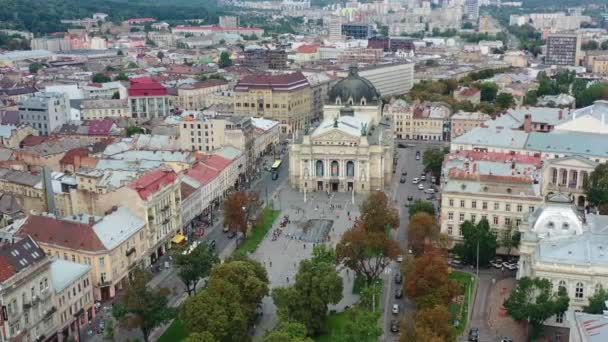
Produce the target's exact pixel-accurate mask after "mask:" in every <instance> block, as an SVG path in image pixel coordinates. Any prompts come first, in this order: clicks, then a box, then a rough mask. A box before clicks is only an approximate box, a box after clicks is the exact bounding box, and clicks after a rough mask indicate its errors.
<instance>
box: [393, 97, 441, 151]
mask: <svg viewBox="0 0 608 342" xmlns="http://www.w3.org/2000/svg"><path fill="white" fill-rule="evenodd" d="M384 110H385V112H386V113H387V115H389V116H391V117H392V120H393V122H394V125H395V136H396V137H397V138H398V139H413V140H436V141H443V140H447V139H448V138H449V136H450V135H449V120H450V114H451V113H452V109H451V107H450V106H449V105H447V104H446V103H443V102H429V103H418V102H417V103H413V104H408V103H407V102H405V101H404V100H401V99H399V100H396V101H393V102H392V103H390V104H388V105H386V106H385V109H384Z"/></svg>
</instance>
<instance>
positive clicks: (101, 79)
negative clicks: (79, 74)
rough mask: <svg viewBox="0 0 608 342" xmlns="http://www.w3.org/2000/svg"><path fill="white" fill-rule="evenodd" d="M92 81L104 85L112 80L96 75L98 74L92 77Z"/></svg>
mask: <svg viewBox="0 0 608 342" xmlns="http://www.w3.org/2000/svg"><path fill="white" fill-rule="evenodd" d="M92 81H93V82H94V83H106V82H111V81H112V79H111V78H110V77H109V76H106V75H104V74H99V73H98V74H95V75H93V79H92Z"/></svg>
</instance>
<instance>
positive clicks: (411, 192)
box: [381, 141, 443, 341]
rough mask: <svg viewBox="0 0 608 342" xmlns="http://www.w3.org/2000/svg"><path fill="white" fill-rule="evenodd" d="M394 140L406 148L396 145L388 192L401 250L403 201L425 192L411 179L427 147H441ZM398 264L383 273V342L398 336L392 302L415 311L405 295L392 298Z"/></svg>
mask: <svg viewBox="0 0 608 342" xmlns="http://www.w3.org/2000/svg"><path fill="white" fill-rule="evenodd" d="M397 143H402V144H406V146H408V147H406V148H395V152H397V155H398V160H397V166H396V172H395V174H394V175H393V181H392V186H391V187H390V189H391V190H389V192H388V195H389V196H390V197H391V198H392V199H393V201H394V203H395V205H396V206H397V208H398V210H399V218H400V223H399V229H397V230H396V231H394V232H393V238H394V239H396V240H397V241H399V245H400V247H401V250H402V251H407V250H408V242H407V225H408V222H409V212H408V208H407V207H406V206H405V204H406V203H407V202H408V200H407V197H408V196H413V199H414V200H416V199H425V200H426V197H427V195H426V194H424V193H423V192H422V191H421V190H418V185H417V184H413V183H412V180H413V179H414V177H420V176H421V174H422V172H423V170H424V166H423V164H422V154H423V153H424V151H425V150H427V149H432V148H442V147H443V146H442V144H441V143H427V142H424V143H423V142H418V141H417V142H411V141H407V142H406V141H397ZM416 151H420V155H421V158H420V160H416ZM403 171H406V172H407V176H405V178H406V181H405V183H400V179H401V177H402V175H401V173H402V172H403ZM429 179H430V177H428V178H427V180H426V181H425V182H423V184H424V187H425V189H426V188H428V187H429V185H430V180H429ZM400 266H401V264H399V263H396V262H393V263H391V264H390V265H389V266H388V267H387V268H386V270H385V274H384V277H385V279H384V284H385V286H384V297H383V298H384V305H383V306H384V312H383V316H382V324H383V327H384V332H385V334H384V336H383V337H382V338H381V340H382V341H398V339H399V338H398V335H397V334H395V333H392V332H391V331H390V328H391V320H393V319H397V320H400V318H401V317H397V316H396V315H393V313H392V307H393V304H399V307H400V315H404V314H407V313H413V312H414V310H415V306H414V304H413V303H412V302H411V301H410V300H409V299H407V298H405V295H404V297H403V298H401V299H397V298H395V290H396V289H398V288H400V287H402V284H396V283H395V274H396V273H397V272H401V270H400Z"/></svg>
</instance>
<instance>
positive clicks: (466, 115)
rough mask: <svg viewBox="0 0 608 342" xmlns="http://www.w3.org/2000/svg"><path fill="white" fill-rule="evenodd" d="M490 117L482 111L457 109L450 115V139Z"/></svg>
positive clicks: (477, 125) (479, 124)
mask: <svg viewBox="0 0 608 342" xmlns="http://www.w3.org/2000/svg"><path fill="white" fill-rule="evenodd" d="M490 119H492V117H491V116H490V115H488V114H486V113H482V112H463V111H459V112H457V113H454V115H452V116H451V117H450V139H454V138H456V137H458V136H461V135H463V134H465V133H466V132H468V131H470V130H472V129H473V128H475V127H479V126H481V125H483V123H484V122H485V121H487V120H490Z"/></svg>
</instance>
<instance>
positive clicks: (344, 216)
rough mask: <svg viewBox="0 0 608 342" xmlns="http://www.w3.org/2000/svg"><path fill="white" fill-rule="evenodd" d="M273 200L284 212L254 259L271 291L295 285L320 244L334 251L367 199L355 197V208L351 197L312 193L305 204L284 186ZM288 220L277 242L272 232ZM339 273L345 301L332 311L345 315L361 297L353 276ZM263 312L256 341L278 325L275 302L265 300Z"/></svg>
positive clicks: (332, 307)
mask: <svg viewBox="0 0 608 342" xmlns="http://www.w3.org/2000/svg"><path fill="white" fill-rule="evenodd" d="M272 199H273V201H274V203H275V208H276V209H280V210H281V215H280V216H279V218H278V219H277V221H276V222H275V224H274V225H273V227H272V229H271V230H270V231H269V233H268V235H267V236H266V237H265V239H264V241H263V242H262V243H261V244H260V246H259V248H258V250H257V251H256V252H255V253H253V254H252V255H251V257H252V258H253V259H255V260H258V261H259V262H261V263H263V265H264V266H265V267H266V270H267V271H268V278H269V280H270V288H271V289H273V288H275V287H278V286H286V285H291V284H293V282H294V280H295V275H296V273H297V270H298V264H299V262H300V261H301V260H303V259H307V258H310V257H311V255H312V249H313V247H314V246H315V245H316V244H317V243H327V244H329V245H330V246H331V247H332V248H335V246H336V244H337V242H338V241H339V240H340V238H341V236H342V234H343V233H344V232H345V231H346V230H347V229H350V228H351V227H352V225H353V222H354V220H355V218H356V217H358V216H359V205H360V204H361V201H363V200H365V197H364V196H358V195H355V196H354V200H355V203H354V204H353V197H352V194H346V193H331V194H329V195H328V194H327V193H325V192H313V193H307V194H306V202H304V194H303V193H300V192H297V191H295V190H293V189H291V188H290V187H289V185H287V184H286V183H284V184H283V185H281V187H279V189H278V190H277V192H276V195H275V196H274V197H273V198H272ZM349 214H350V217H349ZM285 216H288V217H289V221H290V222H289V223H288V224H287V225H286V226H285V227H284V228H283V229H282V233H281V234H279V235H278V237H277V238H276V239H275V238H273V236H274V233H273V232H274V231H275V230H277V229H281V228H280V223H281V221H282V220H283V217H285ZM320 241H325V242H320ZM340 272H341V275H342V278H343V279H344V292H343V299H342V301H340V303H338V304H337V305H332V306H330V307H329V309H330V310H336V311H342V310H344V307H345V306H352V305H353V303H355V302H356V301H357V300H358V296H356V295H353V294H352V287H353V281H354V275H353V272H347V271H346V270H345V269H344V270H340ZM263 311H264V315H263V317H262V320H261V321H260V322H259V324H258V326H257V327H256V331H255V339H256V340H260V339H261V337H262V336H263V335H264V333H265V332H266V331H267V330H271V329H272V328H274V326H275V325H276V324H277V322H278V318H277V315H276V307H275V306H274V303H273V302H272V298H270V297H266V298H264V300H263Z"/></svg>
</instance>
